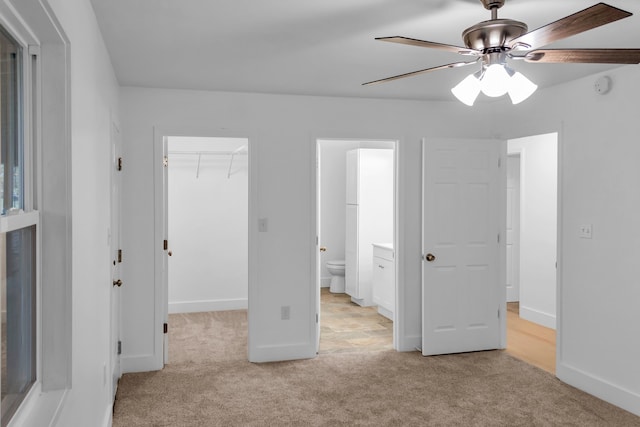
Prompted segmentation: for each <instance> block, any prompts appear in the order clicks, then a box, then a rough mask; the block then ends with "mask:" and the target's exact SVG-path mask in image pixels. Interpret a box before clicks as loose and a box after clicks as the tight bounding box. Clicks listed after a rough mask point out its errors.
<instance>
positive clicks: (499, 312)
mask: <svg viewBox="0 0 640 427" xmlns="http://www.w3.org/2000/svg"><path fill="white" fill-rule="evenodd" d="M499 318H500V309H498V319H499Z"/></svg>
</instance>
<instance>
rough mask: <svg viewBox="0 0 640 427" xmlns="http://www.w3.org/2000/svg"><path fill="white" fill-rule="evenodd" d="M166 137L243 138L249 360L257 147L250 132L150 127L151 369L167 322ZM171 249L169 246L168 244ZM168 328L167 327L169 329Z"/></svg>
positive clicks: (160, 361) (159, 358)
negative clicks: (246, 190)
mask: <svg viewBox="0 0 640 427" xmlns="http://www.w3.org/2000/svg"><path fill="white" fill-rule="evenodd" d="M169 136H187V137H211V138H217V137H220V138H246V139H247V141H248V143H247V159H248V173H249V200H248V202H249V203H248V204H249V206H248V208H249V209H248V229H249V233H248V235H249V250H248V254H247V255H248V261H249V262H248V266H249V271H248V282H249V283H248V285H249V292H248V304H249V309H248V316H249V334H248V335H249V339H248V341H249V342H248V349H249V355H248V357H250V355H251V353H252V349H254V347H255V345H256V339H255V337H254V336H253V334H252V333H251V331H252V330H256V328H257V326H258V325H257V324H256V322H257V321H258V319H256V318H255V316H254V315H252V311H253V310H252V306H251V301H252V300H253V301H257V292H258V275H257V272H258V271H257V270H258V269H257V266H258V216H257V206H258V181H257V179H258V173H257V162H256V161H255V160H254V159H255V157H254V156H255V155H256V154H255V153H254V151H255V150H254V147H257V144H256V138H255V136H254V135H253V133H251V132H243V131H241V130H228V129H220V128H215V127H192V126H179V125H178V126H154V128H153V175H154V176H153V180H154V242H153V244H154V248H153V250H154V254H153V258H154V334H153V335H154V357H153V359H154V365H155V367H156V369H162V367H163V366H164V360H165V348H166V345H165V339H166V338H165V336H164V324H165V323H167V322H168V317H169V310H168V309H169V302H168V295H167V285H168V277H167V275H166V274H163V263H164V262H166V261H167V256H168V255H167V251H166V250H164V249H163V248H164V240H165V239H167V230H166V218H165V214H164V211H165V209H164V200H165V197H166V194H165V192H166V191H167V189H166V188H165V185H164V169H165V168H164V166H163V159H164V156H165V152H166V146H165V139H166V137H169ZM169 246H171V242H169ZM169 327H170V325H169Z"/></svg>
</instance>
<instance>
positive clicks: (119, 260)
mask: <svg viewBox="0 0 640 427" xmlns="http://www.w3.org/2000/svg"><path fill="white" fill-rule="evenodd" d="M118 262H122V249H118Z"/></svg>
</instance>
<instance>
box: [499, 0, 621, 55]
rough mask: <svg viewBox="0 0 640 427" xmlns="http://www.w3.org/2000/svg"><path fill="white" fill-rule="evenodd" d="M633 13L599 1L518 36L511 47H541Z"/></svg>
mask: <svg viewBox="0 0 640 427" xmlns="http://www.w3.org/2000/svg"><path fill="white" fill-rule="evenodd" d="M631 15H632V13H630V12H627V11H624V10H622V9H618V8H617V7H613V6H609V5H608V4H605V3H598V4H596V5H594V6H591V7H589V8H587V9H584V10H582V11H580V12H577V13H574V14H573V15H569V16H566V17H564V18H562V19H560V20H558V21H555V22H552V23H551V24H547V25H545V26H544V27H540V28H538V29H536V30H533V31H529V32H528V33H526V34H523V35H521V36H520V37H516V38H515V39H512V40H511V41H509V46H510V47H511V48H517V47H518V45H524V46H525V47H526V48H532V47H540V46H545V45H548V44H549V43H553V42H555V41H558V40H561V39H564V38H567V37H570V36H573V35H576V34H580V33H582V32H585V31H588V30H591V29H593V28H597V27H600V26H602V25H605V24H609V23H611V22H615V21H617V20H619V19H622V18H627V17H629V16H631Z"/></svg>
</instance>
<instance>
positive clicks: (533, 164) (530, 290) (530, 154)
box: [507, 133, 558, 329]
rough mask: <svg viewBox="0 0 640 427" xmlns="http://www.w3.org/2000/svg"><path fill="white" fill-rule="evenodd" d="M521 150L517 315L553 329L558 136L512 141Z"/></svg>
mask: <svg viewBox="0 0 640 427" xmlns="http://www.w3.org/2000/svg"><path fill="white" fill-rule="evenodd" d="M507 147H508V151H509V153H510V154H511V153H520V317H522V318H523V319H527V320H530V321H532V322H536V323H539V324H541V325H544V326H546V327H548V328H554V329H555V327H556V246H557V221H558V215H557V212H558V200H557V198H558V135H557V134H556V133H551V134H545V135H536V136H531V137H525V138H518V139H512V140H509V142H508V145H507Z"/></svg>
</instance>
